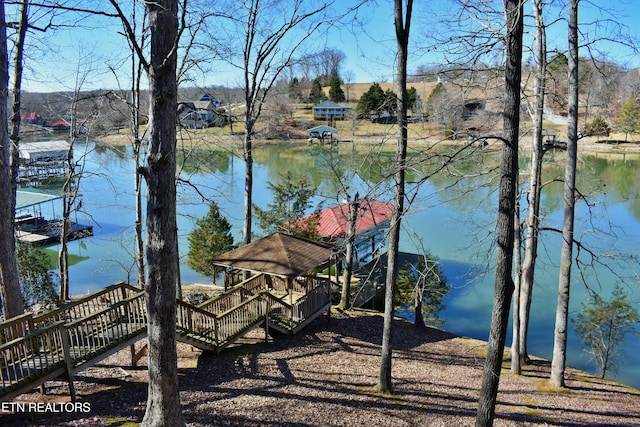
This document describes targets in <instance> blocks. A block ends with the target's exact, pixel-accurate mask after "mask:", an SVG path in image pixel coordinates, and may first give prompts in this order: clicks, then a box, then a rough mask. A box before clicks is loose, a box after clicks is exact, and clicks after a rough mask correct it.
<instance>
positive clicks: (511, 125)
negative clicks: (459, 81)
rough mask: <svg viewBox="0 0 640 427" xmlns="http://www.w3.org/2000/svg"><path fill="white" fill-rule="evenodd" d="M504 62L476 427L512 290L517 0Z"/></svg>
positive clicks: (512, 3)
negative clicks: (490, 284) (488, 309)
mask: <svg viewBox="0 0 640 427" xmlns="http://www.w3.org/2000/svg"><path fill="white" fill-rule="evenodd" d="M504 9H505V17H506V65H505V93H504V119H503V139H504V143H503V148H502V163H501V167H500V169H501V173H500V175H501V176H500V184H499V195H498V218H497V224H496V232H497V235H496V239H497V254H496V281H495V289H494V298H493V310H492V315H491V330H490V331H489V343H488V346H487V360H486V362H485V367H484V372H483V376H482V386H481V389H480V398H479V402H478V413H477V416H476V426H478V427H480V426H491V425H493V418H494V416H495V405H496V399H497V395H498V384H499V382H500V371H501V369H502V359H503V353H504V345H505V340H506V335H507V326H508V323H509V308H510V305H511V296H512V294H513V288H514V285H513V278H512V270H513V268H512V265H513V241H514V240H513V233H514V226H513V224H514V210H515V207H516V203H515V199H516V188H517V185H518V137H519V125H520V81H521V71H522V35H523V26H524V25H523V21H524V16H523V15H524V10H523V6H522V2H521V1H520V0H505V2H504Z"/></svg>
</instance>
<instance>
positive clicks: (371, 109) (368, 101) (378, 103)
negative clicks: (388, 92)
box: [356, 83, 385, 116]
mask: <svg viewBox="0 0 640 427" xmlns="http://www.w3.org/2000/svg"><path fill="white" fill-rule="evenodd" d="M384 102H385V94H384V91H383V90H382V88H381V87H380V85H379V84H378V83H374V84H372V85H371V86H370V87H369V90H367V91H366V92H365V93H363V94H362V96H361V97H360V100H359V101H358V105H357V107H356V110H357V112H358V114H359V115H364V116H366V115H368V114H372V113H373V114H377V113H379V112H380V109H381V108H382V105H383V104H384Z"/></svg>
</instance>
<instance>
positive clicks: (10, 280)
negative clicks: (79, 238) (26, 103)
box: [0, 2, 24, 319]
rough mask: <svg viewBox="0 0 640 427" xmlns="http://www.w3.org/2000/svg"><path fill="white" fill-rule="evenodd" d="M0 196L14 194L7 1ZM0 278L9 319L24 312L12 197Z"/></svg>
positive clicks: (7, 201)
mask: <svg viewBox="0 0 640 427" xmlns="http://www.w3.org/2000/svg"><path fill="white" fill-rule="evenodd" d="M0 15H1V16H0V32H1V33H2V42H1V43H0V84H1V85H2V86H0V194H3V195H10V194H12V192H13V191H14V190H13V187H12V184H11V141H10V139H9V111H8V107H7V102H8V100H9V90H8V87H7V85H8V83H9V64H8V61H7V37H6V28H5V15H4V2H3V3H2V5H0ZM0 199H1V201H0V276H1V278H2V311H3V314H4V317H5V319H7V318H9V317H13V316H17V315H19V314H22V313H24V302H23V301H22V295H21V294H20V283H19V281H18V267H17V265H16V241H15V236H14V231H13V221H14V217H15V209H14V203H13V202H12V197H2V198H0Z"/></svg>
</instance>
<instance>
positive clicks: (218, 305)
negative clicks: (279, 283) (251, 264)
mask: <svg viewBox="0 0 640 427" xmlns="http://www.w3.org/2000/svg"><path fill="white" fill-rule="evenodd" d="M265 289H266V280H265V275H264V274H256V275H254V276H251V277H250V278H248V279H247V280H245V281H243V282H242V283H239V284H237V285H235V286H234V287H232V288H229V289H228V290H227V291H226V292H224V293H223V294H221V295H218V296H215V297H213V298H210V299H208V300H206V301H204V302H203V303H201V304H199V305H198V308H201V309H203V310H206V311H208V312H210V313H216V314H219V313H223V312H225V311H227V310H229V309H231V308H233V307H236V306H237V305H239V304H241V303H242V302H243V301H244V300H246V299H247V298H249V297H251V296H253V295H255V294H256V293H258V292H261V291H263V290H265Z"/></svg>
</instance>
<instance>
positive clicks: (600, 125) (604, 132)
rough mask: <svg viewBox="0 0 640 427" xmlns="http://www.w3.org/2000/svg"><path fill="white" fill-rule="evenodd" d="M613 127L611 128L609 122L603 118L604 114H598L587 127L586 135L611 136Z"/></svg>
mask: <svg viewBox="0 0 640 427" xmlns="http://www.w3.org/2000/svg"><path fill="white" fill-rule="evenodd" d="M610 132H611V129H610V128H609V124H608V123H607V122H606V121H605V119H603V118H602V116H598V117H596V118H595V119H593V121H592V122H591V123H589V124H588V125H587V126H586V128H585V135H586V136H609V133H610Z"/></svg>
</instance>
